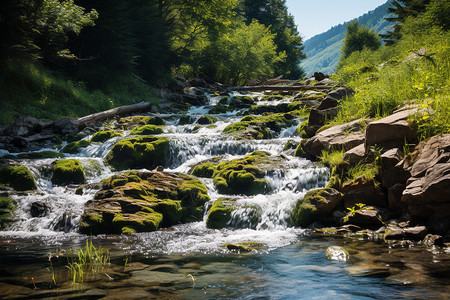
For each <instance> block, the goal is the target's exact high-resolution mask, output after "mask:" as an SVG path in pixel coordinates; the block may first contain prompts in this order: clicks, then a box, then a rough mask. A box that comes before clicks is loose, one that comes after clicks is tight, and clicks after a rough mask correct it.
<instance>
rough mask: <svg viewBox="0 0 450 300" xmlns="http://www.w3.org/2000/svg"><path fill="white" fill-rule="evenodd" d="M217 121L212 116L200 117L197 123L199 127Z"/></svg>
mask: <svg viewBox="0 0 450 300" xmlns="http://www.w3.org/2000/svg"><path fill="white" fill-rule="evenodd" d="M218 120H219V119H217V118H216V117H213V116H201V117H200V118H198V120H197V123H198V124H200V125H209V124H214V123H216V122H217V121H218Z"/></svg>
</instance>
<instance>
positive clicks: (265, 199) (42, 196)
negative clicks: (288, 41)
mask: <svg viewBox="0 0 450 300" xmlns="http://www.w3.org/2000/svg"><path fill="white" fill-rule="evenodd" d="M218 99H220V97H209V100H210V105H215V104H216V103H217V102H218ZM261 103H265V104H267V101H264V102H261ZM261 103H258V104H261ZM276 103H278V102H276ZM276 103H275V104H276ZM271 104H272V105H273V104H274V103H273V102H272V103H271ZM209 108H210V106H202V107H193V108H191V110H190V111H189V114H190V115H191V116H192V117H193V118H194V119H195V118H198V117H199V116H201V115H204V114H207V111H208V109H209ZM237 113H238V111H235V112H231V113H227V114H219V115H215V116H216V117H218V119H219V121H218V122H216V123H215V124H214V126H202V127H201V128H200V129H199V130H198V131H193V129H194V126H195V125H192V124H190V125H178V124H177V123H178V120H179V118H180V115H160V116H162V117H163V118H165V119H166V120H167V124H166V126H165V129H164V134H163V135H164V136H166V137H167V138H168V139H169V141H170V149H171V150H170V151H171V162H170V165H169V168H168V169H166V170H165V171H174V172H182V173H188V172H189V170H190V169H191V168H193V167H194V166H195V165H196V164H198V163H199V162H202V161H204V160H207V159H210V158H213V157H217V156H220V157H221V160H231V159H235V158H241V157H244V156H245V155H248V154H250V153H251V152H253V151H257V150H262V151H267V152H269V153H270V154H272V155H283V156H284V157H285V160H284V163H283V165H281V166H280V168H279V169H276V170H275V171H273V172H270V174H267V175H266V178H265V179H266V180H267V181H268V182H269V184H270V187H271V192H270V193H269V194H265V195H262V194H260V195H255V196H242V195H232V196H231V197H233V198H236V199H237V204H238V205H239V207H241V208H240V209H238V210H236V211H234V212H233V213H232V218H231V221H230V222H229V223H228V228H227V229H222V230H212V229H207V228H206V225H205V220H206V213H207V210H208V209H209V208H210V207H211V206H212V203H213V202H214V201H216V200H217V199H219V198H221V197H230V195H221V194H219V193H218V191H217V190H216V189H215V187H214V185H213V183H212V179H205V178H199V179H200V180H201V181H202V182H203V183H204V184H205V186H206V187H207V189H208V194H209V196H210V198H211V201H210V203H208V204H207V205H206V209H205V220H204V221H203V222H197V223H191V224H184V225H179V226H175V227H174V228H172V229H171V230H170V231H158V232H153V233H140V234H135V235H134V236H133V238H135V239H137V240H138V241H139V243H138V244H136V248H137V249H140V251H142V253H145V252H152V251H153V249H158V251H162V252H165V253H191V252H220V251H223V250H222V249H223V247H221V246H222V245H223V244H225V243H240V242H254V243H263V244H264V245H266V246H267V249H274V248H277V247H281V246H285V245H288V244H290V243H292V242H293V241H295V239H296V238H298V235H299V234H301V233H302V229H294V228H289V225H288V220H289V216H290V213H291V211H292V209H293V207H294V205H295V203H296V201H297V200H298V199H300V198H302V197H303V196H304V194H305V193H306V192H307V191H308V190H311V189H314V188H319V187H324V186H325V185H326V184H327V181H328V178H329V171H328V169H326V168H321V167H318V166H317V165H315V164H314V163H313V162H311V161H308V160H306V159H303V158H297V157H293V156H291V155H289V154H288V153H287V152H283V148H284V146H285V144H286V143H287V142H288V141H289V140H292V141H294V142H296V143H298V142H300V140H301V139H300V138H299V137H298V136H297V134H296V132H295V129H296V128H297V127H298V125H299V124H300V123H301V121H302V120H298V122H297V124H295V126H292V127H290V128H286V129H284V130H282V131H281V132H280V133H279V134H278V135H277V137H276V138H273V139H269V140H251V141H249V140H236V139H234V138H233V137H231V136H228V135H226V134H222V131H223V129H224V128H225V127H226V126H228V125H229V124H232V123H234V122H237V121H239V120H240V118H241V117H238V116H236V114H237ZM127 133H128V132H125V134H124V136H125V135H126V134H127ZM87 138H90V137H87ZM122 138H123V137H115V138H113V139H111V140H109V141H107V142H105V143H92V144H91V145H90V146H88V147H86V148H84V149H83V150H81V152H80V153H78V154H75V155H67V156H68V157H70V158H76V159H79V160H80V162H81V163H82V165H83V167H84V169H85V173H86V179H87V183H96V182H99V181H100V180H102V179H105V178H108V177H109V176H111V175H112V174H113V172H112V171H111V170H110V169H109V167H108V166H106V165H105V164H104V163H103V158H104V157H105V156H106V154H107V153H108V151H109V150H110V149H111V148H112V146H113V145H114V143H115V142H117V141H118V140H119V139H122ZM45 150H49V149H45ZM52 150H53V151H55V150H56V151H58V150H57V149H52ZM6 154H9V155H11V154H12V155H14V154H13V153H5V152H2V153H0V156H2V155H6ZM53 160H54V159H40V160H23V161H22V163H23V164H25V165H26V166H27V167H29V168H30V170H31V171H32V173H33V174H34V175H35V177H36V178H37V183H38V191H37V192H36V193H32V194H28V195H25V194H17V195H14V196H11V197H12V198H13V199H14V200H15V201H16V206H17V208H16V210H15V219H16V221H15V222H14V223H13V224H11V226H10V227H9V229H8V230H7V231H3V232H0V235H2V236H19V237H25V236H27V237H28V236H37V237H39V236H54V237H56V238H58V237H64V236H69V235H78V233H77V222H78V221H79V218H80V216H81V214H82V212H83V209H84V205H85V203H86V202H87V201H89V200H92V199H93V196H94V194H95V193H96V191H97V190H96V189H92V190H87V191H85V192H84V194H83V195H77V194H75V190H76V186H65V187H59V186H53V184H52V183H51V178H50V176H51V172H50V171H49V166H50V164H51V163H52V162H53ZM36 203H39V205H41V207H45V213H43V215H42V216H35V217H32V215H31V212H30V211H31V208H32V206H35V205H36ZM255 216H256V217H255ZM123 238H124V239H127V238H128V237H126V236H124V237H123Z"/></svg>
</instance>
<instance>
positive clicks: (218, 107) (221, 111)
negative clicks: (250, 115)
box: [208, 103, 234, 115]
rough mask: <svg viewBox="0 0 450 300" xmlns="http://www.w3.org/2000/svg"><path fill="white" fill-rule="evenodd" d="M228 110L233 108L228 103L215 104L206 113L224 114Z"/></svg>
mask: <svg viewBox="0 0 450 300" xmlns="http://www.w3.org/2000/svg"><path fill="white" fill-rule="evenodd" d="M229 111H234V108H233V107H231V106H229V105H223V104H220V103H219V104H216V105H215V106H214V107H213V108H211V109H210V110H209V111H208V113H209V114H213V115H215V114H224V113H227V112H229Z"/></svg>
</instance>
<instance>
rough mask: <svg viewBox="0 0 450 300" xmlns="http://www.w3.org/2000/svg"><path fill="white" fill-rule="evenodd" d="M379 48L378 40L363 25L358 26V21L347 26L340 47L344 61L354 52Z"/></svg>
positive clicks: (376, 36) (373, 33) (375, 35)
mask: <svg viewBox="0 0 450 300" xmlns="http://www.w3.org/2000/svg"><path fill="white" fill-rule="evenodd" d="M380 46H381V41H380V38H379V37H378V35H377V34H376V33H375V32H374V31H373V30H371V29H369V28H367V27H366V26H364V25H361V26H359V25H358V20H355V21H352V22H350V23H348V24H347V33H346V34H345V39H344V46H343V47H342V54H343V58H344V59H345V58H347V57H349V56H350V54H352V53H353V52H355V51H361V50H363V49H365V48H367V49H370V50H372V51H374V50H377V49H378V48H380ZM338 69H339V67H338Z"/></svg>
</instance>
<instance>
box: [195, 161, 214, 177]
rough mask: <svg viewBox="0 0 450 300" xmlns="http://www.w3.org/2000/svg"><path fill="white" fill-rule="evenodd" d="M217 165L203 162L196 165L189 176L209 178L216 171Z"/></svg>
mask: <svg viewBox="0 0 450 300" xmlns="http://www.w3.org/2000/svg"><path fill="white" fill-rule="evenodd" d="M216 166H217V164H214V163H212V162H209V161H208V162H205V163H202V164H199V165H196V166H195V167H194V169H193V170H192V171H191V172H190V174H191V175H194V176H197V177H204V178H211V177H212V176H213V174H214V171H215V170H216Z"/></svg>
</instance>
